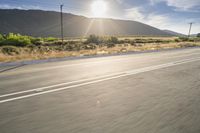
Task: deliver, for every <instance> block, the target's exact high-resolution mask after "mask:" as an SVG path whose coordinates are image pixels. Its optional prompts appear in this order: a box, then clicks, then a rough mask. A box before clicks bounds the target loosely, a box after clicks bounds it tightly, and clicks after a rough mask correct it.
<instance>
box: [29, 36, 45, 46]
mask: <svg viewBox="0 0 200 133" xmlns="http://www.w3.org/2000/svg"><path fill="white" fill-rule="evenodd" d="M31 43H32V44H34V45H42V44H43V43H44V39H43V38H41V37H38V38H31Z"/></svg>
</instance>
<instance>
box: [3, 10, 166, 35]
mask: <svg viewBox="0 0 200 133" xmlns="http://www.w3.org/2000/svg"><path fill="white" fill-rule="evenodd" d="M0 16H1V19H0V33H4V34H5V33H9V32H13V33H20V34H24V35H31V36H42V37H45V36H52V37H59V36H60V13H59V12H54V11H42V10H17V9H12V10H9V9H0ZM63 21H64V36H68V37H79V36H84V35H89V34H98V35H123V36H125V35H146V36H170V34H169V33H167V32H164V31H162V30H159V29H157V28H154V27H151V26H149V25H146V24H142V23H139V22H136V21H126V20H114V19H92V18H86V17H83V16H77V15H73V14H69V13H64V14H63Z"/></svg>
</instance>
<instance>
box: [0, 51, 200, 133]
mask: <svg viewBox="0 0 200 133" xmlns="http://www.w3.org/2000/svg"><path fill="white" fill-rule="evenodd" d="M199 52H200V49H199V48H191V49H180V50H168V51H160V52H152V53H151V52H150V53H142V54H127V55H117V56H108V57H98V58H85V59H75V60H68V61H60V62H53V63H43V64H35V65H25V66H21V67H18V68H13V69H9V70H8V71H4V72H1V73H0V132H1V133H123V132H125V133H199V132H200V126H199V123H200V115H199V114H200V104H199V103H200V98H199V97H200V90H199V88H200V53H199ZM4 69H5V68H4Z"/></svg>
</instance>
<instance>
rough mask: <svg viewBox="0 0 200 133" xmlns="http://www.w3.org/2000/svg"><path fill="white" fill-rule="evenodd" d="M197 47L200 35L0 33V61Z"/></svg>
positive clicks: (199, 43) (199, 44) (199, 42)
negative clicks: (63, 37) (70, 37)
mask: <svg viewBox="0 0 200 133" xmlns="http://www.w3.org/2000/svg"><path fill="white" fill-rule="evenodd" d="M195 46H200V37H193V38H187V37H171V38H165V37H163V38H161V37H160V38H156V37H152V38H151V37H132V38H131V37H115V36H111V37H110V36H96V35H90V36H89V37H87V38H84V39H75V40H65V41H64V43H62V42H61V41H60V39H58V38H53V37H48V38H41V37H39V38H35V37H31V36H23V35H20V34H13V33H10V34H7V35H1V34H0V62H8V61H18V60H35V59H47V58H58V57H66V56H84V55H98V54H113V53H124V52H131V51H145V50H160V49H170V48H184V47H195Z"/></svg>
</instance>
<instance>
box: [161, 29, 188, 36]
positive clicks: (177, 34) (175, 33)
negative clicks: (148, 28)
mask: <svg viewBox="0 0 200 133" xmlns="http://www.w3.org/2000/svg"><path fill="white" fill-rule="evenodd" d="M163 31H164V32H167V33H169V34H172V35H174V36H186V35H184V34H181V33H178V32H175V31H171V30H163Z"/></svg>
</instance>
